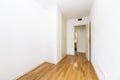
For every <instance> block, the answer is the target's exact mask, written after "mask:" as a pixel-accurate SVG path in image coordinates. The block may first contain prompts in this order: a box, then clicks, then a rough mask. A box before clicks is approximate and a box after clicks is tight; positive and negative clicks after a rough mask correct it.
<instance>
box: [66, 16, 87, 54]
mask: <svg viewBox="0 0 120 80" xmlns="http://www.w3.org/2000/svg"><path fill="white" fill-rule="evenodd" d="M88 21H89V18H88V17H84V18H83V20H82V21H78V20H77V19H68V20H67V54H70V55H74V27H75V26H78V25H84V24H87V23H88Z"/></svg>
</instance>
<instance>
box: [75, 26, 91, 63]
mask: <svg viewBox="0 0 120 80" xmlns="http://www.w3.org/2000/svg"><path fill="white" fill-rule="evenodd" d="M90 35H91V29H90V24H89V25H86V24H85V25H79V26H75V27H74V52H75V55H76V54H79V53H83V54H85V55H86V58H87V59H88V60H89V61H91V36H90Z"/></svg>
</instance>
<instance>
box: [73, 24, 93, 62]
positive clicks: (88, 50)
mask: <svg viewBox="0 0 120 80" xmlns="http://www.w3.org/2000/svg"><path fill="white" fill-rule="evenodd" d="M82 25H85V28H86V43H87V44H86V46H87V47H86V54H85V55H86V58H87V59H88V61H90V62H91V23H90V22H88V23H86V24H82ZM82 25H75V26H74V39H75V28H76V27H77V26H82ZM74 49H75V46H74ZM74 54H75V50H74Z"/></svg>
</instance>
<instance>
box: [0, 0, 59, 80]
mask: <svg viewBox="0 0 120 80" xmlns="http://www.w3.org/2000/svg"><path fill="white" fill-rule="evenodd" d="M56 36H57V8H56V7H51V8H50V9H44V8H43V7H42V6H41V5H40V4H38V2H37V1H35V0H1V1H0V80H12V79H15V78H16V77H18V76H20V75H21V74H23V73H26V72H27V71H29V70H31V69H32V68H34V67H36V66H38V65H39V64H41V63H42V62H44V61H49V62H53V63H56V55H57V54H56V52H57V38H56Z"/></svg>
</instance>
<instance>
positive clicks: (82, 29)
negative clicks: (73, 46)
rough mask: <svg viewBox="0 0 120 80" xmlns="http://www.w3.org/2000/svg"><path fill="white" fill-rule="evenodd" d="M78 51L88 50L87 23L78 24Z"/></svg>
mask: <svg viewBox="0 0 120 80" xmlns="http://www.w3.org/2000/svg"><path fill="white" fill-rule="evenodd" d="M77 30H78V31H77V32H78V39H77V52H83V53H85V52H86V25H83V26H78V27H77Z"/></svg>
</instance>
